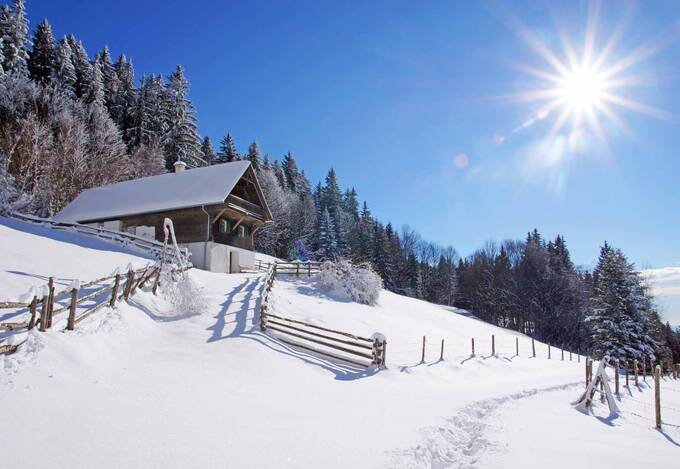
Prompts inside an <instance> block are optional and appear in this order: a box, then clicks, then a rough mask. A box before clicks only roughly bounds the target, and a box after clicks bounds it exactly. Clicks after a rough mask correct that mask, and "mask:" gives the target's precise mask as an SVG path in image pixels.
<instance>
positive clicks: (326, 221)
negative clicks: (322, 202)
mask: <svg viewBox="0 0 680 469" xmlns="http://www.w3.org/2000/svg"><path fill="white" fill-rule="evenodd" d="M316 255H317V258H318V259H320V260H335V259H337V258H338V243H337V240H336V238H335V226H333V219H332V218H331V215H330V213H329V212H328V209H324V210H323V212H322V214H321V219H320V221H319V249H318V250H317V252H316Z"/></svg>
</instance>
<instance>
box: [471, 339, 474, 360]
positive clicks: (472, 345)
mask: <svg viewBox="0 0 680 469" xmlns="http://www.w3.org/2000/svg"><path fill="white" fill-rule="evenodd" d="M471 356H472V357H474V356H475V338H474V337H473V338H472V355H471Z"/></svg>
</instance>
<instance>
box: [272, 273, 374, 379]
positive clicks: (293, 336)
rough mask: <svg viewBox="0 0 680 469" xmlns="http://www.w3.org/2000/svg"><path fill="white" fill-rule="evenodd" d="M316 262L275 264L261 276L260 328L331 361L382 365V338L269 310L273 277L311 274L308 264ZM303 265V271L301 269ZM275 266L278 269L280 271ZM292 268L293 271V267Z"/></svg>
mask: <svg viewBox="0 0 680 469" xmlns="http://www.w3.org/2000/svg"><path fill="white" fill-rule="evenodd" d="M313 264H316V265H317V266H318V264H319V263H304V264H302V263H276V264H273V265H271V267H270V269H269V271H268V272H267V276H266V277H265V286H264V297H263V299H262V303H261V306H260V330H262V331H263V332H266V331H273V332H275V337H276V338H277V340H279V341H281V342H282V343H284V344H287V345H290V346H292V347H298V348H301V349H303V350H307V351H309V352H313V353H315V354H317V355H320V356H323V357H328V358H331V359H333V360H338V361H343V362H347V363H351V364H353V365H356V366H360V367H369V366H372V365H374V366H380V367H384V366H385V355H386V341H385V339H384V338H382V337H373V338H367V337H361V336H358V335H355V334H351V333H349V332H345V331H339V330H336V329H331V328H328V327H323V326H319V325H316V324H311V323H308V322H305V321H300V320H299V319H293V318H287V317H283V316H279V315H277V314H274V313H271V312H269V309H270V307H271V305H270V302H269V299H270V295H271V290H272V288H273V286H274V280H275V279H276V276H277V275H280V274H282V273H283V274H289V273H290V274H297V275H300V274H303V275H304V274H308V275H311V273H314V271H313V270H312V265H313ZM300 266H305V267H306V268H307V270H306V271H305V270H301V269H300ZM279 269H282V271H280V270H279ZM293 269H294V270H293ZM291 270H292V271H291Z"/></svg>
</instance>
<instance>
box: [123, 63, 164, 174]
mask: <svg viewBox="0 0 680 469" xmlns="http://www.w3.org/2000/svg"><path fill="white" fill-rule="evenodd" d="M169 100H170V98H169V96H168V92H167V90H166V88H165V87H164V86H163V78H162V77H161V76H160V75H151V76H149V77H142V86H141V88H140V89H139V98H138V99H137V101H136V103H135V108H134V109H133V110H132V113H133V116H132V121H133V122H132V125H131V128H130V129H128V135H129V143H130V145H132V146H140V145H146V146H150V147H153V146H164V144H165V136H166V135H167V133H168V123H169V121H170V118H169V117H168V111H169V109H170V105H169V104H168V101H169ZM166 157H167V155H166ZM165 165H166V167H167V158H166V162H165Z"/></svg>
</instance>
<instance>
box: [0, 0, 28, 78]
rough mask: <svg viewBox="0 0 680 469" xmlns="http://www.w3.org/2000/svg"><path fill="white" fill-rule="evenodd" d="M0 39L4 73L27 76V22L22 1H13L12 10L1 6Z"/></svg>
mask: <svg viewBox="0 0 680 469" xmlns="http://www.w3.org/2000/svg"><path fill="white" fill-rule="evenodd" d="M0 38H1V39H2V49H3V51H2V52H3V58H4V62H3V64H2V66H3V69H4V71H5V72H8V73H9V72H13V73H18V74H20V75H28V65H27V61H28V50H27V49H26V45H27V44H28V20H27V19H26V7H25V2H24V0H14V5H13V7H12V8H9V7H8V6H7V5H3V6H2V8H1V9H0Z"/></svg>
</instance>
